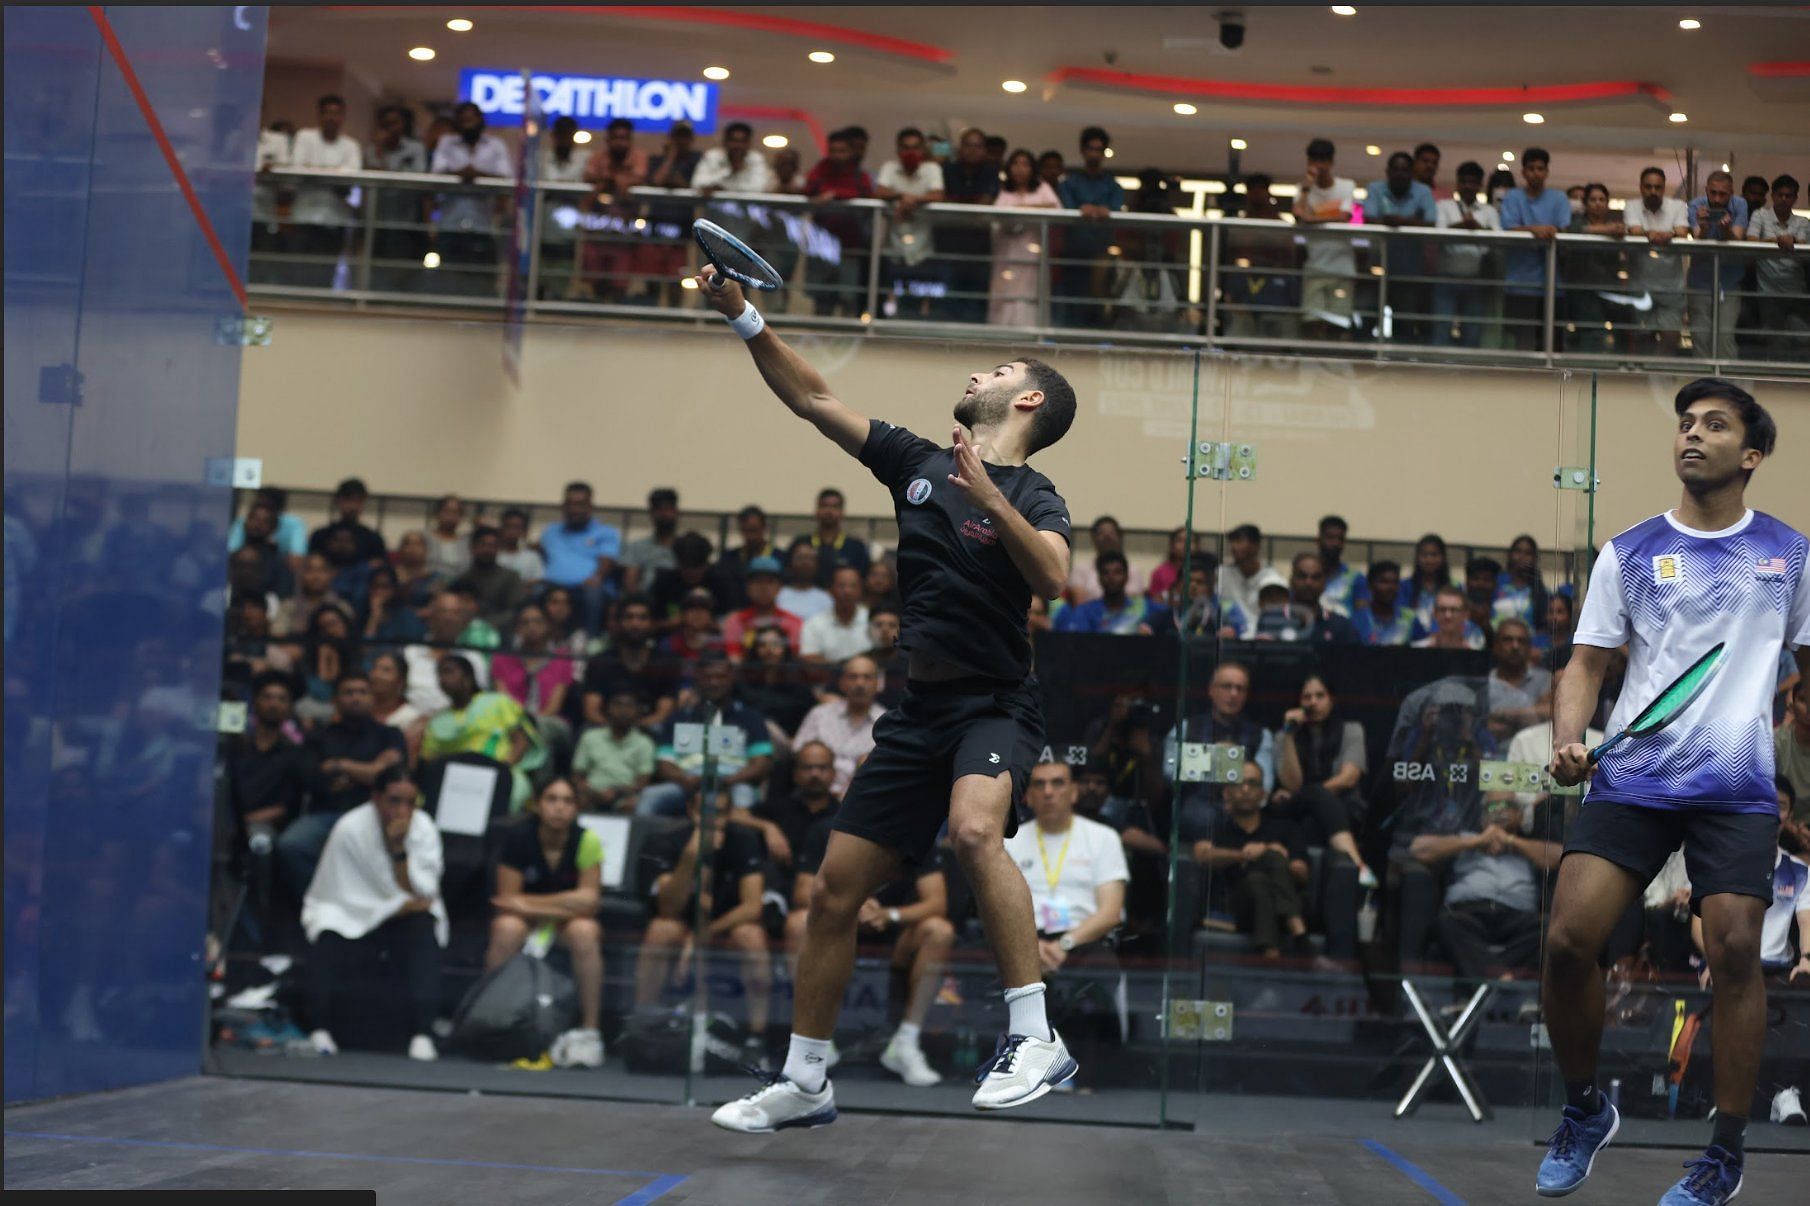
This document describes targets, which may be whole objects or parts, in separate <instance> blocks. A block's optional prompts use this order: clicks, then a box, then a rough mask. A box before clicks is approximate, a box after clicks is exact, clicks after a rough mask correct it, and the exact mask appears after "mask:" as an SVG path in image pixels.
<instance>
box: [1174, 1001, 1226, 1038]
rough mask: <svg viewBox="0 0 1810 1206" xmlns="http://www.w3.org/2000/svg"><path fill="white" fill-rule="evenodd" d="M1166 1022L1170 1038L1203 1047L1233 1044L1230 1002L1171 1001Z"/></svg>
mask: <svg viewBox="0 0 1810 1206" xmlns="http://www.w3.org/2000/svg"><path fill="white" fill-rule="evenodd" d="M1168 1022H1169V1037H1170V1038H1174V1039H1195V1040H1197V1041H1199V1042H1202V1043H1229V1042H1231V1041H1232V1003H1231V1002H1230V1001H1171V1002H1169V1018H1168Z"/></svg>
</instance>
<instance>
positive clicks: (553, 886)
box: [497, 817, 598, 896]
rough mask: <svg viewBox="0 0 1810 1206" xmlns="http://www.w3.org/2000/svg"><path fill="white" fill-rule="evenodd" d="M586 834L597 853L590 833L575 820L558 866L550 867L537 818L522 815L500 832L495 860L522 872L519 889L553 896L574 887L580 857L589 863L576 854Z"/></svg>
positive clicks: (595, 844) (526, 892) (587, 861)
mask: <svg viewBox="0 0 1810 1206" xmlns="http://www.w3.org/2000/svg"><path fill="white" fill-rule="evenodd" d="M587 838H589V840H590V844H591V846H592V847H593V850H592V853H593V854H596V853H597V850H596V847H597V845H598V841H597V839H596V838H594V837H590V834H589V831H588V830H586V829H585V827H584V826H583V825H578V824H574V825H572V827H571V828H569V829H567V830H566V844H565V848H564V849H563V850H562V851H561V852H560V856H559V866H557V867H553V866H551V865H549V864H548V862H547V852H546V850H545V849H543V848H542V846H541V844H540V820H539V819H538V818H536V817H523V818H522V819H521V820H519V821H517V822H516V823H515V824H513V825H511V826H510V827H509V830H508V832H507V833H505V834H504V835H503V843H502V849H501V850H499V851H498V853H497V862H498V864H500V865H501V866H504V867H513V868H515V869H516V870H517V871H520V872H521V873H522V892H523V893H524V894H526V895H528V896H552V895H555V894H557V893H560V892H572V891H576V890H577V888H578V872H579V866H578V864H579V863H580V862H581V861H582V862H585V863H586V864H587V865H589V860H583V859H580V858H579V848H580V847H581V846H582V845H583V844H584V843H585V841H586V839H587Z"/></svg>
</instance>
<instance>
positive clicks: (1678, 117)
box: [1670, 113, 1690, 125]
mask: <svg viewBox="0 0 1810 1206" xmlns="http://www.w3.org/2000/svg"><path fill="white" fill-rule="evenodd" d="M1670 120H1671V121H1674V122H1676V123H1677V124H1679V125H1683V124H1684V123H1685V122H1687V121H1689V120H1690V117H1689V116H1688V115H1686V114H1683V113H1674V114H1672V116H1671V118H1670Z"/></svg>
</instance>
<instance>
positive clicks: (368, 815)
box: [302, 767, 448, 1060]
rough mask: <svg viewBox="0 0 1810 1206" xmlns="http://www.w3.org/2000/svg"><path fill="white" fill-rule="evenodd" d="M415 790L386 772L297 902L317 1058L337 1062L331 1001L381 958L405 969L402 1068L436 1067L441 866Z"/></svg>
mask: <svg viewBox="0 0 1810 1206" xmlns="http://www.w3.org/2000/svg"><path fill="white" fill-rule="evenodd" d="M419 799H420V790H419V788H417V787H416V785H415V783H414V782H413V780H411V779H410V778H409V775H408V773H407V772H406V771H405V770H403V769H402V768H400V767H391V768H390V769H389V770H387V771H385V772H384V773H383V775H382V776H380V777H379V778H378V780H377V782H376V784H375V785H374V790H373V794H372V798H371V801H370V802H369V803H367V804H360V805H359V806H358V807H356V808H354V809H352V810H351V811H349V812H347V813H346V814H345V815H344V816H342V817H340V818H339V820H338V821H337V822H335V823H334V826H333V829H332V832H330V833H329V834H328V835H327V843H326V846H325V847H324V848H323V849H322V850H321V856H320V866H319V869H318V870H316V871H315V873H314V879H313V882H311V883H310V884H309V885H308V893H307V895H306V896H305V897H303V899H302V930H303V932H304V933H306V934H307V936H308V941H309V942H310V943H311V944H313V947H314V949H313V951H311V952H310V954H309V958H308V1012H309V1015H310V1017H309V1022H310V1024H311V1025H312V1026H313V1027H314V1030H313V1032H312V1033H311V1034H310V1035H309V1036H308V1041H309V1044H310V1045H311V1046H313V1048H314V1050H315V1051H316V1052H318V1053H319V1054H321V1055H337V1054H338V1053H339V1045H338V1044H337V1043H336V1042H334V1039H333V1032H332V1029H331V1027H332V1024H333V1021H334V1018H335V1017H336V1016H337V1015H336V1010H335V1006H336V1003H337V1002H336V1000H335V998H336V997H337V996H338V994H339V993H340V992H342V991H344V990H345V988H346V987H347V986H348V985H351V984H354V983H356V982H357V976H356V970H355V969H357V968H359V967H360V966H364V967H369V966H372V965H374V963H375V956H376V955H377V954H379V953H380V952H381V953H383V954H387V955H388V956H389V960H390V963H391V965H392V966H394V967H398V968H401V969H402V972H403V975H404V978H405V981H406V984H407V994H408V995H407V998H406V1000H405V1001H404V1002H403V1003H402V1004H403V1006H404V1008H406V1009H407V1010H408V1014H409V1020H410V1023H411V1028H412V1030H413V1032H414V1036H413V1037H412V1038H410V1039H409V1052H408V1053H409V1058H410V1059H416V1060H435V1059H438V1058H440V1053H439V1051H438V1050H437V1049H436V1048H435V1047H434V1040H433V1037H432V1036H433V1029H434V1017H435V1015H436V1014H437V1013H438V1012H439V1007H440V948H443V947H444V946H445V945H446V942H447V937H448V926H447V920H446V904H445V902H444V901H442V900H441V899H440V873H441V870H442V868H443V867H444V857H443V855H442V853H441V847H440V831H439V830H438V829H436V828H435V827H434V823H433V821H432V820H431V819H429V817H428V815H427V813H425V812H423V811H421V809H420V808H418V807H417V803H418V801H419Z"/></svg>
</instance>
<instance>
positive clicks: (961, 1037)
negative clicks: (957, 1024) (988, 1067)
mask: <svg viewBox="0 0 1810 1206" xmlns="http://www.w3.org/2000/svg"><path fill="white" fill-rule="evenodd" d="M979 1062H980V1057H979V1054H978V1053H977V1052H976V1051H975V1050H974V1032H973V1031H972V1030H969V1029H967V1028H966V1027H963V1028H962V1029H960V1030H957V1031H956V1032H955V1066H956V1067H958V1068H972V1067H974V1065H975V1064H977V1063H979Z"/></svg>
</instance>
